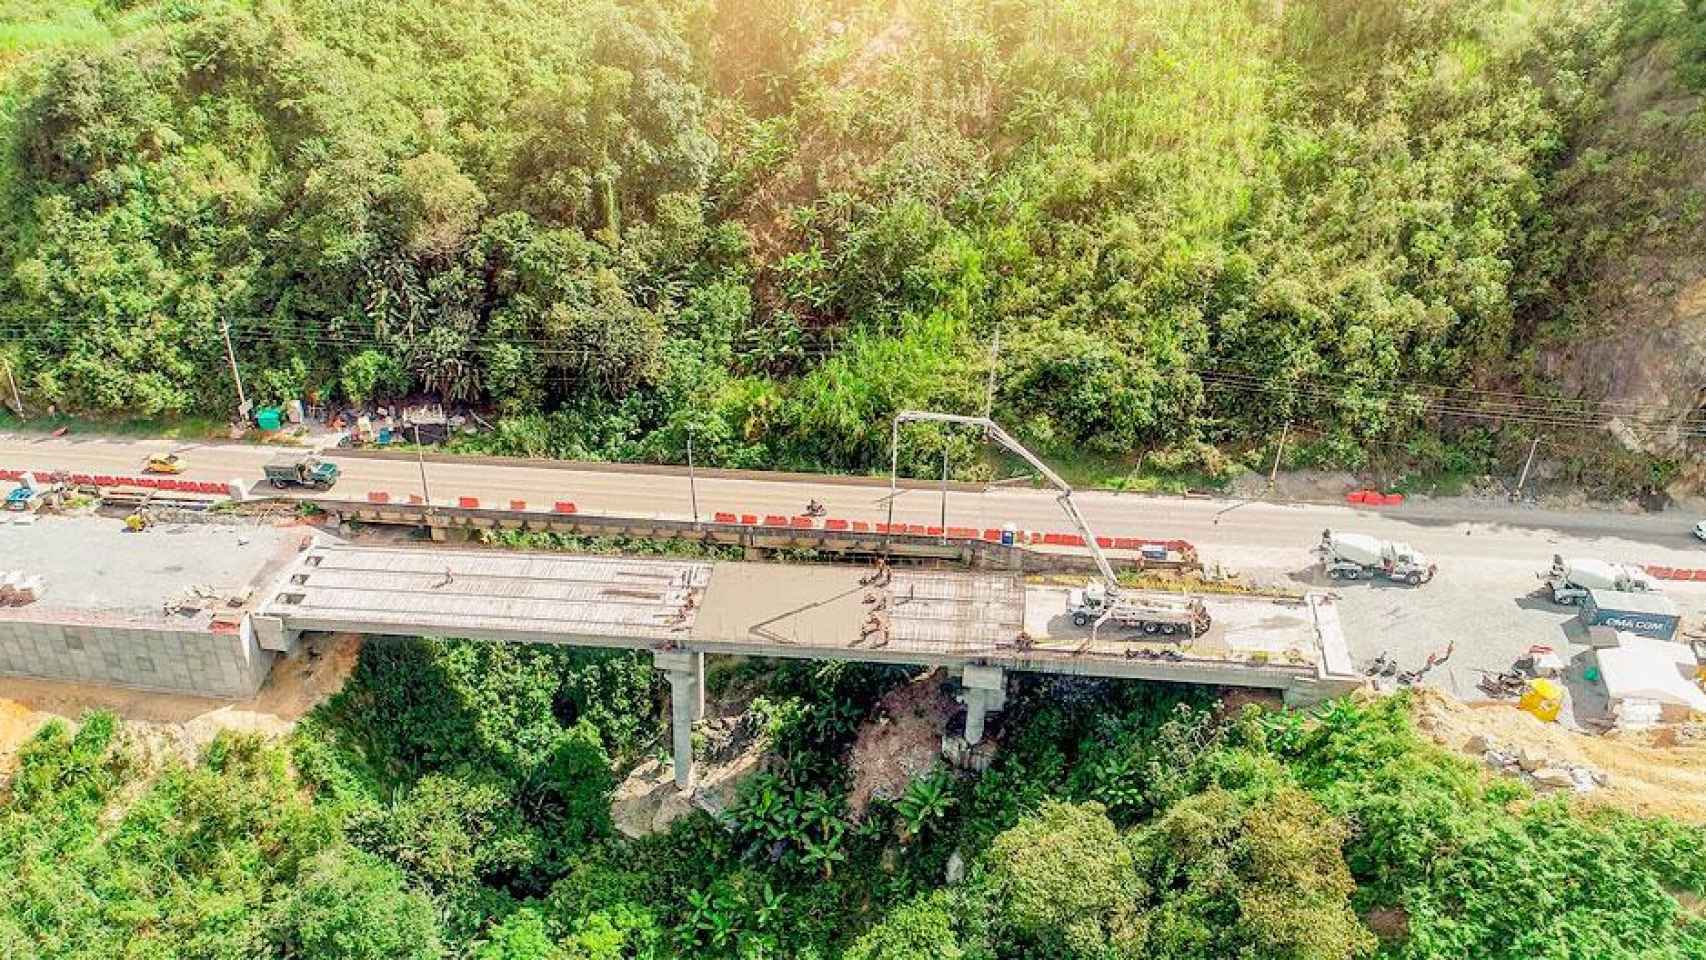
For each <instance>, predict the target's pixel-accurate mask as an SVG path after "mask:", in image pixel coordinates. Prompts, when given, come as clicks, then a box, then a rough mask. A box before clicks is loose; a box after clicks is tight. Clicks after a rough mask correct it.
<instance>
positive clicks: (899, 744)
mask: <svg viewBox="0 0 1706 960" xmlns="http://www.w3.org/2000/svg"><path fill="white" fill-rule="evenodd" d="M945 679H946V674H945V673H944V672H943V671H941V670H932V671H931V672H929V673H927V674H924V675H923V676H921V677H918V678H917V679H915V680H913V681H912V682H911V683H908V684H906V685H905V686H901V687H897V688H895V689H894V690H891V691H889V692H888V694H887V695H886V696H884V697H883V699H882V700H881V701H880V702H879V703H878V704H877V710H876V714H875V716H874V717H873V718H872V719H870V720H867V721H866V722H865V723H864V725H862V726H861V727H860V728H859V736H858V739H856V740H854V742H853V750H852V754H851V756H850V757H849V760H848V762H849V763H850V764H851V765H852V768H853V789H852V790H851V791H850V792H849V793H848V796H847V807H848V809H849V811H851V813H852V816H853V817H854V818H855V819H857V818H860V817H863V816H864V815H865V810H866V808H867V807H869V806H870V805H871V800H872V798H874V797H882V798H884V799H890V800H892V799H895V798H897V797H899V796H900V795H901V793H902V792H904V791H905V790H906V787H907V784H909V783H911V782H912V780H913V778H915V777H917V776H919V775H921V774H924V773H927V772H929V771H930V770H931V769H933V768H934V767H935V766H936V765H937V763H938V762H939V761H940V758H941V756H942V734H943V732H944V731H946V730H947V727H948V720H949V719H950V718H951V717H953V716H954V714H955V713H957V712H958V711H959V704H958V703H956V702H955V701H954V698H953V697H951V696H949V695H948V694H946V693H943V692H942V682H943V681H944V680H945Z"/></svg>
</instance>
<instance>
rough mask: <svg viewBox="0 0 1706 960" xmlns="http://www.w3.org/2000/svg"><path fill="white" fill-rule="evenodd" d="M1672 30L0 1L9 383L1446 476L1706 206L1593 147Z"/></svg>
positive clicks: (1339, 8) (1670, 54)
mask: <svg viewBox="0 0 1706 960" xmlns="http://www.w3.org/2000/svg"><path fill="white" fill-rule="evenodd" d="M1701 17H1702V8H1701V5H1700V2H1699V0H1428V2H1423V3H1415V2H1410V0H1289V2H1284V0H1242V2H1240V0H1234V2H1223V0H1166V2H1161V3H1136V2H1130V0H930V2H914V0H864V2H854V0H832V2H820V0H527V2H518V0H456V2H443V0H385V2H378V0H63V2H57V3H51V4H50V3H43V2H34V0H6V2H4V3H0V69H3V70H4V80H3V86H0V95H3V99H0V139H3V140H4V143H3V144H0V171H3V177H0V205H3V206H4V210H5V217H4V219H3V220H0V245H3V258H0V259H3V266H4V269H0V357H4V359H5V361H6V362H7V363H8V364H9V365H10V367H11V368H12V369H13V370H14V371H16V373H17V374H18V377H19V379H20V381H21V385H22V388H23V390H24V391H25V393H26V394H27V395H28V396H29V397H30V399H31V401H32V402H34V403H37V404H40V405H43V406H45V405H46V404H49V403H51V404H55V405H57V406H58V407H59V408H60V409H63V410H74V411H92V412H98V413H107V414H124V415H161V414H164V415H171V414H182V413H203V414H206V413H208V412H216V413H217V412H223V411H226V410H229V409H231V407H232V406H233V393H232V387H231V384H230V382H229V375H228V373H227V371H226V369H225V354H224V345H223V342H222V339H221V337H220V325H221V323H222V322H224V321H229V322H230V324H231V329H232V335H233V339H234V340H235V342H236V344H237V347H238V351H237V352H238V354H239V357H240V360H241V363H242V366H243V368H244V370H245V372H246V377H247V380H248V382H249V385H250V389H251V392H252V393H253V394H254V395H255V396H256V397H257V398H259V399H260V400H261V401H263V402H273V401H277V400H280V399H283V398H286V397H292V396H302V395H309V396H317V397H319V398H320V399H322V400H324V401H327V402H340V401H351V402H369V401H373V400H387V399H392V398H396V397H399V396H402V395H404V394H410V393H428V394H434V395H438V396H441V397H443V398H446V399H449V400H452V401H468V402H476V403H484V404H491V405H495V406H496V407H498V408H500V409H501V410H502V411H503V412H504V413H506V414H508V415H510V418H509V419H508V420H506V422H505V423H504V424H503V427H502V429H501V431H500V432H499V434H498V435H497V436H495V437H492V438H489V439H488V441H487V443H488V446H490V447H492V448H496V449H502V450H506V451H511V452H520V453H532V454H548V455H558V456H576V457H605V458H623V459H652V460H679V459H680V458H681V456H682V453H683V446H684V443H685V436H686V433H687V432H688V431H689V430H692V431H693V432H694V434H695V437H696V444H697V446H698V448H699V449H700V451H701V456H702V457H703V458H704V459H705V460H706V461H707V462H714V463H719V464H723V465H730V466H799V467H807V468H811V469H824V468H838V469H854V470H861V469H868V468H870V467H872V466H873V465H875V464H877V463H879V462H880V461H881V460H882V459H883V457H882V454H883V452H884V451H885V449H886V432H885V429H884V418H885V415H886V414H887V413H889V412H890V411H892V410H894V409H896V408H899V407H902V406H929V407H937V408H949V409H955V410H960V411H967V412H976V411H980V410H981V409H982V408H983V407H984V404H985V402H986V396H985V393H986V388H987V387H988V386H990V385H991V384H992V385H993V391H992V394H993V395H992V397H991V398H990V400H991V401H992V406H993V410H994V413H995V414H996V416H997V417H998V418H999V419H1001V420H1002V421H1004V422H1007V423H1009V424H1012V425H1013V426H1015V427H1016V428H1017V429H1018V430H1019V432H1020V433H1022V435H1023V436H1024V437H1025V438H1026V439H1027V440H1029V441H1032V442H1035V443H1037V444H1039V445H1041V446H1043V447H1045V448H1047V449H1050V450H1053V451H1059V452H1065V451H1075V452H1081V453H1085V454H1089V455H1101V456H1129V455H1131V454H1133V453H1134V452H1136V451H1139V450H1155V451H1158V452H1159V453H1160V454H1161V455H1162V456H1164V457H1170V458H1172V460H1174V461H1177V464H1178V465H1179V466H1183V467H1190V466H1203V467H1208V468H1219V467H1220V466H1223V464H1222V463H1221V461H1220V459H1219V458H1217V457H1216V456H1215V455H1214V453H1213V452H1212V451H1211V450H1210V449H1209V448H1208V447H1205V446H1204V444H1212V445H1221V446H1223V447H1226V446H1228V445H1230V448H1231V449H1234V450H1236V449H1237V448H1238V447H1239V445H1241V444H1244V445H1248V444H1251V443H1258V442H1260V441H1261V440H1262V439H1263V438H1266V437H1268V436H1269V435H1270V434H1271V433H1272V432H1274V431H1275V430H1277V428H1278V426H1279V425H1280V424H1281V423H1282V422H1284V421H1288V420H1289V421H1293V422H1294V424H1295V427H1296V430H1297V431H1298V433H1297V434H1294V436H1301V437H1302V438H1303V442H1302V443H1301V444H1299V445H1297V446H1296V449H1297V450H1298V451H1299V454H1298V456H1299V459H1300V462H1320V463H1333V464H1342V465H1350V466H1355V465H1357V464H1358V463H1360V462H1361V461H1362V460H1363V459H1364V458H1365V457H1366V456H1367V455H1368V453H1367V452H1368V451H1369V450H1371V449H1375V450H1378V449H1382V448H1383V447H1382V445H1392V444H1396V445H1397V446H1399V447H1401V448H1403V449H1404V450H1405V451H1406V452H1407V453H1408V454H1409V455H1411V456H1413V457H1415V458H1416V459H1418V460H1419V461H1422V462H1426V463H1433V464H1435V465H1440V466H1446V467H1457V468H1462V467H1465V466H1473V465H1474V464H1478V463H1484V462H1486V461H1488V460H1490V459H1493V458H1496V457H1497V455H1498V454H1499V453H1500V451H1501V450H1503V449H1504V448H1506V447H1509V446H1512V445H1517V446H1520V445H1521V443H1522V442H1523V440H1524V438H1523V436H1522V434H1523V430H1522V429H1521V428H1522V427H1523V425H1524V423H1523V421H1522V420H1521V419H1520V418H1517V419H1514V420H1508V421H1505V422H1503V423H1502V424H1501V423H1500V422H1498V421H1488V420H1484V419H1479V418H1474V417H1464V416H1462V413H1463V410H1462V408H1463V407H1464V405H1465V402H1464V401H1461V400H1458V401H1445V402H1442V401H1438V400H1429V399H1428V398H1429V397H1431V396H1434V391H1432V390H1431V389H1429V388H1427V387H1426V386H1425V385H1430V384H1431V385H1444V386H1448V387H1454V388H1455V387H1479V388H1483V389H1493V388H1498V389H1506V390H1510V389H1516V390H1522V391H1528V392H1531V393H1536V394H1547V393H1552V392H1555V391H1557V390H1558V389H1559V387H1558V385H1557V384H1556V383H1554V382H1552V380H1551V379H1550V378H1547V377H1542V376H1540V375H1539V374H1537V373H1536V372H1535V371H1536V367H1535V357H1536V355H1537V352H1538V351H1540V350H1542V349H1544V348H1545V346H1546V345H1547V344H1548V343H1552V342H1556V341H1558V340H1560V339H1564V338H1568V337H1570V336H1572V335H1575V334H1578V333H1580V332H1582V331H1584V330H1592V329H1598V328H1603V327H1605V326H1607V325H1614V324H1615V322H1616V319H1615V318H1614V317H1607V316H1604V315H1602V314H1600V313H1597V312H1596V311H1595V309H1594V308H1593V298H1592V290H1591V289H1590V288H1591V287H1592V286H1593V285H1594V283H1595V282H1596V281H1597V279H1598V274H1597V273H1596V272H1595V271H1594V269H1593V267H1594V265H1595V264H1596V263H1597V262H1598V259H1597V258H1600V257H1609V256H1614V255H1616V254H1617V253H1618V252H1619V251H1625V250H1628V249H1630V248H1631V247H1632V246H1635V245H1639V244H1642V243H1647V242H1649V241H1651V240H1652V239H1653V238H1654V237H1656V236H1662V235H1665V234H1666V233H1667V231H1668V232H1674V231H1675V230H1676V229H1677V225H1678V224H1684V225H1686V224H1688V223H1694V222H1697V221H1698V220H1699V218H1700V217H1701V216H1702V213H1703V211H1706V202H1703V198H1702V195H1701V191H1700V190H1698V189H1694V188H1692V187H1688V186H1687V185H1686V184H1685V183H1681V182H1679V181H1678V178H1677V173H1678V171H1679V170H1686V168H1687V166H1688V165H1689V164H1690V162H1691V161H1690V156H1692V157H1693V159H1694V160H1697V159H1698V153H1697V152H1694V151H1692V150H1684V149H1680V148H1678V149H1672V150H1668V151H1667V150H1663V149H1659V148H1658V147H1657V146H1656V144H1658V143H1659V142H1660V140H1662V139H1663V138H1662V137H1660V136H1659V134H1661V133H1663V131H1658V130H1656V129H1655V128H1654V124H1671V123H1672V121H1671V120H1669V119H1666V117H1665V116H1658V117H1657V118H1645V117H1644V118H1643V120H1642V123H1643V124H1644V125H1642V126H1638V127H1637V129H1638V130H1639V131H1640V133H1639V136H1635V135H1631V136H1630V138H1628V142H1622V141H1616V142H1609V143H1605V142H1599V141H1595V145H1594V147H1593V148H1592V149H1591V150H1581V149H1579V143H1578V140H1579V138H1580V137H1581V136H1582V135H1583V131H1586V130H1589V129H1592V128H1593V125H1594V124H1595V123H1596V121H1597V120H1598V119H1599V118H1600V117H1602V116H1603V115H1604V114H1606V113H1607V111H1609V110H1612V109H1614V107H1615V105H1613V104H1609V103H1608V102H1607V101H1608V98H1607V96H1606V91H1607V86H1608V84H1609V83H1610V82H1611V81H1612V79H1613V78H1615V77H1616V76H1618V75H1619V73H1620V72H1621V71H1624V70H1625V69H1627V68H1628V65H1629V64H1630V63H1631V62H1632V61H1633V60H1635V59H1637V58H1640V59H1641V63H1642V69H1644V70H1650V71H1657V74H1658V75H1659V76H1660V77H1661V78H1662V80H1663V82H1665V83H1669V84H1672V85H1674V86H1675V87H1676V94H1677V96H1678V97H1686V96H1688V95H1689V91H1690V90H1693V89H1697V88H1698V87H1699V86H1700V85H1701V84H1702V83H1706V25H1703V23H1702V19H1701ZM1654 58H1657V59H1656V60H1655V59H1654ZM1701 116H1702V114H1701V112H1699V111H1696V112H1694V113H1693V114H1691V115H1690V116H1689V117H1688V118H1685V120H1684V121H1677V122H1675V124H1674V125H1676V126H1678V127H1679V129H1683V128H1686V130H1687V131H1691V132H1689V133H1688V134H1687V135H1688V136H1689V137H1697V138H1699V139H1698V140H1686V139H1685V141H1683V142H1685V143H1695V142H1699V143H1706V123H1703V122H1702V121H1701V120H1700V117H1701ZM1649 120H1650V121H1651V122H1649ZM1691 125H1692V126H1691ZM1679 135H1680V134H1679ZM1667 142H1668V141H1667ZM998 334H999V337H1000V353H999V359H998V360H996V361H994V362H993V365H992V360H991V357H992V354H993V351H992V347H993V345H994V341H995V339H996V337H997V335H998ZM1499 426H1503V427H1505V428H1506V429H1502V430H1500V429H1493V428H1495V427H1499ZM944 442H952V443H963V442H967V441H964V440H952V441H950V440H946V439H944V438H941V437H938V436H936V435H934V434H931V433H930V432H929V431H927V430H920V431H919V432H918V434H917V435H916V436H915V437H914V438H912V439H911V441H910V443H911V445H912V447H913V448H915V449H914V450H913V451H912V452H911V455H912V456H915V457H918V458H921V459H923V460H926V461H927V460H928V457H927V454H928V453H929V451H930V449H931V448H933V447H939V446H940V445H941V444H942V443H944ZM966 454H967V455H965V456H961V457H959V458H957V459H958V461H959V462H961V463H963V464H966V465H967V466H966V467H965V469H966V470H971V471H975V469H976V467H975V465H974V464H975V457H973V456H971V455H970V454H969V451H968V452H966ZM1257 459H1259V457H1258V458H1257Z"/></svg>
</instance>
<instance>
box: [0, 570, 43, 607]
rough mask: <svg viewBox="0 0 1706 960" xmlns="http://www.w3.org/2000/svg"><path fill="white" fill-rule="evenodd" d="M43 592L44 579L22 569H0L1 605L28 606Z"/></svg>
mask: <svg viewBox="0 0 1706 960" xmlns="http://www.w3.org/2000/svg"><path fill="white" fill-rule="evenodd" d="M41 593H42V579H41V578H40V577H32V576H28V575H27V574H25V573H24V572H23V571H22V570H0V607H27V606H29V605H30V604H32V603H35V602H36V600H37V598H39V597H40V596H41Z"/></svg>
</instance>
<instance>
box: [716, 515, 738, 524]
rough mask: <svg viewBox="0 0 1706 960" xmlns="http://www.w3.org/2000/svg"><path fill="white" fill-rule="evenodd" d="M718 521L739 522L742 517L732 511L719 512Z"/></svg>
mask: <svg viewBox="0 0 1706 960" xmlns="http://www.w3.org/2000/svg"><path fill="white" fill-rule="evenodd" d="M715 519H716V521H717V522H718V523H739V522H740V518H739V517H736V516H735V515H734V514H732V513H719V514H717V515H716V517H715Z"/></svg>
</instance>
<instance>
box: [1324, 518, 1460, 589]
mask: <svg viewBox="0 0 1706 960" xmlns="http://www.w3.org/2000/svg"><path fill="white" fill-rule="evenodd" d="M1315 553H1316V554H1317V555H1318V556H1319V557H1320V558H1321V564H1322V566H1324V567H1325V568H1326V570H1327V576H1328V577H1331V578H1332V579H1334V580H1360V579H1362V578H1363V577H1368V578H1371V579H1372V578H1374V577H1385V578H1386V579H1388V580H1397V581H1399V582H1401V583H1407V584H1409V585H1410V586H1412V587H1413V586H1416V585H1418V584H1422V583H1426V582H1427V581H1429V580H1432V579H1433V578H1434V573H1435V571H1436V569H1437V568H1436V567H1435V566H1434V564H1432V563H1430V562H1428V558H1427V555H1426V554H1424V553H1422V552H1421V551H1420V550H1417V549H1416V548H1415V547H1412V546H1410V545H1409V544H1407V543H1400V542H1398V541H1393V540H1382V539H1380V538H1379V537H1371V536H1368V535H1366V534H1361V533H1334V532H1333V531H1332V530H1323V531H1321V542H1320V543H1319V544H1317V545H1316V547H1315Z"/></svg>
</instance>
